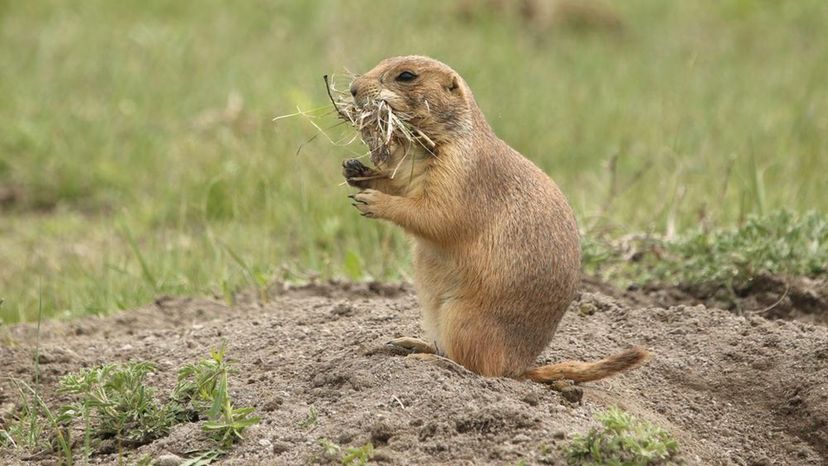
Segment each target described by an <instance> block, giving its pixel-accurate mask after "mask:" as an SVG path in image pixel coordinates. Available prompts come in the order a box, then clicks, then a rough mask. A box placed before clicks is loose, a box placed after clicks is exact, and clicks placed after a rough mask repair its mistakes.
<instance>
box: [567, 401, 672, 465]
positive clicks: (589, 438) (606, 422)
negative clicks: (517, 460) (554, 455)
mask: <svg viewBox="0 0 828 466" xmlns="http://www.w3.org/2000/svg"><path fill="white" fill-rule="evenodd" d="M596 418H597V419H598V421H599V422H600V423H601V427H598V428H592V429H591V430H590V431H589V432H588V433H587V434H586V435H576V436H575V437H574V438H573V439H572V442H571V443H570V444H569V446H568V447H566V449H565V450H566V456H567V460H568V462H569V464H571V465H602V464H609V465H617V466H646V465H663V464H676V463H677V462H678V459H677V455H678V453H679V446H678V442H676V440H675V439H674V438H673V437H672V436H671V435H670V433H669V432H667V431H665V430H664V429H662V428H660V427H657V426H654V425H653V424H651V423H650V422H647V421H644V420H639V419H637V418H636V417H635V416H633V415H632V414H629V413H627V412H624V411H622V410H620V409H618V408H616V407H612V408H610V409H608V410H607V411H605V412H603V413H601V414H599V415H597V416H596Z"/></svg>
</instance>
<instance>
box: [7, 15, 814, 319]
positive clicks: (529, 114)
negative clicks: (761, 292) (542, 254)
mask: <svg viewBox="0 0 828 466" xmlns="http://www.w3.org/2000/svg"><path fill="white" fill-rule="evenodd" d="M613 5H614V6H615V8H617V11H618V14H619V15H620V17H621V18H622V21H623V24H624V28H623V31H621V32H619V31H603V30H594V31H590V30H586V31H584V30H576V29H571V28H566V27H560V26H559V27H553V28H549V29H533V28H529V27H527V26H526V25H525V23H524V22H522V20H521V19H520V18H519V17H518V16H517V15H504V14H494V13H487V12H486V11H483V10H481V11H478V12H474V13H473V14H472V15H471V17H470V18H469V17H466V18H465V19H464V17H463V16H462V15H461V14H459V13H458V7H457V5H455V4H452V3H445V4H444V3H438V2H412V1H406V2H401V1H400V2H398V1H394V2H369V1H349V2H335V1H318V2H299V1H296V2H264V1H244V2H222V1H218V0H204V1H195V0H191V1H175V2H167V1H164V2H162V1H117V2H115V1H104V0H97V1H95V0H90V1H84V2H67V1H57V0H55V1H41V0H38V1H28V2H23V1H12V0H6V1H0V299H2V300H3V301H4V302H3V304H2V305H0V306H2V307H0V319H2V322H14V321H18V320H31V319H33V318H35V317H36V316H37V314H38V309H39V306H40V305H42V309H43V311H44V314H45V315H47V316H65V317H72V316H78V315H85V314H91V313H105V312H109V311H112V310H116V309H122V308H128V307H131V306H136V305H140V304H142V303H147V302H149V301H151V300H152V298H153V297H155V296H157V295H160V294H195V293H216V294H218V295H224V296H231V295H232V293H233V292H234V291H235V290H237V289H239V288H240V287H248V286H250V285H256V286H263V284H265V283H268V282H271V281H273V280H279V279H305V278H307V277H309V276H314V275H321V276H323V277H330V276H345V277H348V278H353V279H357V278H363V277H366V276H371V277H376V278H387V279H398V278H406V277H407V274H408V260H407V256H408V251H407V243H406V240H405V239H404V237H403V236H402V235H401V234H400V233H399V232H397V231H396V230H395V229H394V228H393V227H391V226H389V225H384V224H380V223H377V222H371V221H367V220H365V219H363V218H361V217H359V216H358V215H357V214H356V213H355V212H354V211H352V209H351V207H350V206H349V203H348V202H347V198H346V197H345V196H346V194H347V193H348V192H349V190H348V188H347V187H345V186H341V185H340V182H341V177H340V174H339V173H340V161H341V160H342V159H344V158H346V157H349V156H350V154H351V152H361V149H360V148H359V147H356V146H354V147H350V148H342V147H334V146H332V145H331V144H329V143H328V142H327V141H325V140H324V138H321V137H320V138H317V139H316V140H313V141H311V142H309V143H307V144H305V145H304V146H303V145H302V144H303V143H304V142H306V141H307V140H308V139H309V138H311V137H312V136H314V135H315V134H317V132H316V130H315V129H314V127H313V126H312V125H310V124H309V123H308V122H307V121H305V120H303V119H301V118H295V119H284V120H279V121H277V122H272V121H271V120H272V118H273V117H274V116H276V115H282V114H287V113H291V112H294V111H295V109H296V106H297V105H299V106H301V107H302V108H303V109H311V108H314V107H318V106H322V105H325V104H326V102H327V100H326V96H325V94H324V87H323V84H322V75H323V74H326V73H332V72H342V71H343V70H344V69H345V68H347V69H350V70H353V71H361V70H367V69H369V68H370V67H372V66H373V65H374V64H375V63H376V62H377V61H379V60H380V59H382V58H384V57H386V56H391V55H400V54H410V53H418V54H427V55H431V56H434V57H436V58H439V59H441V60H443V61H445V62H447V63H449V64H451V65H452V66H453V67H455V68H456V69H457V70H458V71H459V72H460V73H461V74H462V75H463V76H464V77H465V78H466V80H467V81H468V82H469V84H470V85H471V87H472V89H473V90H474V91H475V95H476V97H477V100H478V102H479V103H480V105H481V107H482V108H483V110H484V112H485V113H486V114H487V116H488V118H489V120H490V122H491V123H492V125H493V126H494V127H495V130H496V131H497V132H498V134H499V135H500V136H501V137H502V138H503V139H505V140H506V141H507V142H509V143H510V144H511V145H512V146H514V147H515V148H517V149H518V150H520V151H521V152H522V153H524V154H525V155H526V156H528V157H529V158H531V159H532V160H534V161H535V162H536V163H538V164H539V165H540V166H541V167H542V168H543V169H545V170H546V171H547V172H548V173H550V174H551V175H552V176H553V177H554V178H555V179H556V181H557V182H558V183H559V184H560V185H561V186H562V188H563V190H564V191H565V192H566V193H567V194H568V196H569V198H570V200H571V202H572V204H573V206H574V207H575V209H576V211H577V213H578V216H579V220H580V222H581V226H582V228H583V229H584V230H585V231H586V232H588V233H591V232H601V233H604V232H610V233H611V234H617V235H620V234H623V233H627V232H632V231H654V232H664V233H674V232H682V231H685V230H687V229H688V228H691V227H695V226H697V225H699V224H702V225H710V226H726V225H735V224H738V223H739V222H740V221H741V220H742V219H744V218H745V217H746V216H747V215H748V214H765V213H769V212H771V211H774V210H776V209H778V208H782V207H784V208H790V209H794V210H805V209H816V210H818V211H823V212H824V211H825V210H826V208H828V196H826V192H828V177H826V173H827V172H828V156H827V155H826V154H828V137H826V135H828V85H826V83H827V82H828V36H826V34H825V31H826V30H828V7H826V5H825V2H824V1H823V0H797V1H787V2H774V1H761V0H722V1H713V0H705V1H698V2H687V1H678V0H675V1H664V0H630V1H625V2H614V3H613ZM319 123H320V124H322V125H324V126H329V125H330V124H332V123H334V120H333V119H332V118H329V119H323V120H320V122H319ZM300 146H301V147H302V150H301V152H299V153H298V154H297V150H298V149H299V148H300Z"/></svg>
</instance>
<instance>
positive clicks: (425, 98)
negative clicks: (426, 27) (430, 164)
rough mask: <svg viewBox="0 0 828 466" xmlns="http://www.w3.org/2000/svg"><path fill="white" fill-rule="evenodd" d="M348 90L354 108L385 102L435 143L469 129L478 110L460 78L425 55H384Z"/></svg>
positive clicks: (447, 139)
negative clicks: (384, 57)
mask: <svg viewBox="0 0 828 466" xmlns="http://www.w3.org/2000/svg"><path fill="white" fill-rule="evenodd" d="M350 91H351V95H352V96H353V98H354V103H355V104H356V105H357V106H358V107H361V106H363V105H365V104H366V103H367V102H370V101H377V100H383V101H385V102H386V103H387V104H388V105H389V106H390V107H391V109H392V110H394V112H396V113H397V114H398V115H404V116H405V119H406V121H408V122H409V123H410V124H411V125H412V126H414V127H415V128H417V129H418V130H420V131H421V132H422V133H424V134H425V135H426V136H428V137H429V138H430V139H431V140H433V141H434V142H435V143H437V144H438V145H439V144H441V143H445V142H447V141H450V140H452V139H454V138H456V137H458V136H462V135H463V134H466V133H468V132H470V131H471V130H472V128H473V126H474V122H475V118H474V114H475V112H477V111H478V110H477V104H476V103H475V102H474V98H473V97H472V94H471V91H470V90H469V88H468V86H467V85H466V83H465V81H463V78H462V77H460V75H459V74H457V72H455V71H454V70H453V69H451V68H450V67H449V66H448V65H445V64H443V63H441V62H439V61H437V60H434V59H432V58H428V57H421V56H407V57H394V58H387V59H385V60H383V61H381V62H380V63H379V64H378V65H377V66H375V67H374V69H372V70H371V71H369V72H367V73H365V74H363V75H359V76H357V77H356V78H355V79H354V80H353V82H352V83H351V89H350Z"/></svg>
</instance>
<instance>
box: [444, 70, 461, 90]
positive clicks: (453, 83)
mask: <svg viewBox="0 0 828 466" xmlns="http://www.w3.org/2000/svg"><path fill="white" fill-rule="evenodd" d="M446 90H447V91H449V92H451V93H452V94H460V80H459V79H458V78H457V75H452V76H451V79H450V80H449V83H448V85H447V86H446Z"/></svg>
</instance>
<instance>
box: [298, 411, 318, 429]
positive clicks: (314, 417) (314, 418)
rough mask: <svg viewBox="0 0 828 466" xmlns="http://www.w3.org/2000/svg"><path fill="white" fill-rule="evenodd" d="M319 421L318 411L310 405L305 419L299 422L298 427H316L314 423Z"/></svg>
mask: <svg viewBox="0 0 828 466" xmlns="http://www.w3.org/2000/svg"><path fill="white" fill-rule="evenodd" d="M318 423H319V419H318V413H317V412H316V408H315V407H313V406H311V407H310V409H308V415H307V416H305V419H303V420H302V422H300V423H299V427H301V428H303V429H310V428H311V427H316V424H318Z"/></svg>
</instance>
